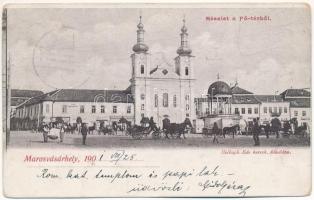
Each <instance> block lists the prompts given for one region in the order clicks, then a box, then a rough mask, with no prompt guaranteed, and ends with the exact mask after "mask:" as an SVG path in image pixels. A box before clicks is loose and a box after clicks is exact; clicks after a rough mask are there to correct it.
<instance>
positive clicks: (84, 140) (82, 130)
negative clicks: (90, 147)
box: [81, 124, 87, 145]
mask: <svg viewBox="0 0 314 200" xmlns="http://www.w3.org/2000/svg"><path fill="white" fill-rule="evenodd" d="M81 133H82V136H83V145H86V136H87V126H86V124H82V129H81Z"/></svg>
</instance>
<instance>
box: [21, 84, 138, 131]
mask: <svg viewBox="0 0 314 200" xmlns="http://www.w3.org/2000/svg"><path fill="white" fill-rule="evenodd" d="M78 117H80V118H81V119H82V121H83V122H84V123H88V124H91V125H92V124H93V123H96V122H104V123H105V124H108V125H109V124H112V122H119V120H120V119H121V118H122V117H123V118H125V119H126V120H128V121H130V122H131V123H134V101H133V98H132V95H131V91H130V90H128V89H127V90H78V89H60V90H55V91H52V92H49V93H46V94H43V95H40V96H37V97H34V98H31V99H30V100H28V101H26V102H25V103H24V104H23V105H20V106H19V107H18V108H17V112H16V119H17V120H16V121H17V129H30V128H32V127H38V126H39V124H41V123H42V122H50V121H55V120H56V119H57V118H61V119H62V120H63V121H64V122H66V123H76V120H77V118H78Z"/></svg>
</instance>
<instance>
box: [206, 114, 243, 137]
mask: <svg viewBox="0 0 314 200" xmlns="http://www.w3.org/2000/svg"><path fill="white" fill-rule="evenodd" d="M203 120H204V128H203V130H202V135H203V137H211V136H212V135H213V132H212V130H213V126H214V123H216V124H217V126H218V129H219V133H218V134H219V135H221V136H223V137H225V135H228V134H232V137H233V138H234V136H235V135H236V134H237V133H238V132H240V131H241V123H240V122H241V119H240V118H239V117H238V116H232V115H225V116H219V117H218V116H212V117H205V118H204V119H203Z"/></svg>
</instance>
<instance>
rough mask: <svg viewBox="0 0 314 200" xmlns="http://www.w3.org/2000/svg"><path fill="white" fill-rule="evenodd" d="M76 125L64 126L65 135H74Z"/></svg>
mask: <svg viewBox="0 0 314 200" xmlns="http://www.w3.org/2000/svg"><path fill="white" fill-rule="evenodd" d="M76 128H77V127H76V125H73V126H72V125H71V124H68V125H67V126H66V128H65V133H71V134H73V133H74V131H75V130H76Z"/></svg>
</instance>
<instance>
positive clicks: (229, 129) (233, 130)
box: [222, 124, 240, 139]
mask: <svg viewBox="0 0 314 200" xmlns="http://www.w3.org/2000/svg"><path fill="white" fill-rule="evenodd" d="M238 130H240V126H239V124H236V125H233V126H230V127H224V128H223V129H222V132H223V137H224V138H225V134H230V133H232V138H233V139H234V135H235V134H236V133H237V131H238Z"/></svg>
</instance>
